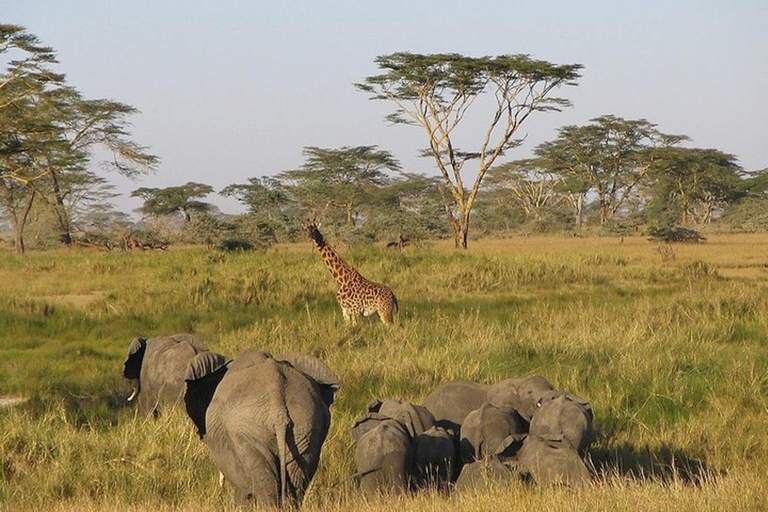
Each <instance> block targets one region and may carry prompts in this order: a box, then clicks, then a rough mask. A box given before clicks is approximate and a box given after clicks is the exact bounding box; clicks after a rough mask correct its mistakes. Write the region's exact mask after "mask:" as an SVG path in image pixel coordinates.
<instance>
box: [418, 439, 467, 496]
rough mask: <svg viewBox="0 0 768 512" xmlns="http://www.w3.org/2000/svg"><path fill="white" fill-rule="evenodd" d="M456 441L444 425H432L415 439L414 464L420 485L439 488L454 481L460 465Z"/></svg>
mask: <svg viewBox="0 0 768 512" xmlns="http://www.w3.org/2000/svg"><path fill="white" fill-rule="evenodd" d="M456 451H457V450H456V441H455V439H454V437H453V435H451V433H450V432H448V431H447V430H445V429H444V428H442V427H434V426H433V427H431V428H429V429H428V430H425V431H424V432H422V433H421V434H419V435H417V436H416V437H415V438H414V439H413V465H414V474H415V476H416V480H417V483H418V485H420V486H434V487H436V488H438V489H442V488H444V486H445V485H446V484H447V483H448V482H450V481H453V480H454V479H455V478H454V477H455V476H457V475H458V473H459V470H460V467H459V461H458V457H457V454H456Z"/></svg>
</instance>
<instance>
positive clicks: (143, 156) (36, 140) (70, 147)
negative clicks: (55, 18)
mask: <svg viewBox="0 0 768 512" xmlns="http://www.w3.org/2000/svg"><path fill="white" fill-rule="evenodd" d="M0 56H3V57H5V56H8V57H9V59H10V60H9V61H8V63H7V64H8V66H7V70H6V72H5V73H3V74H2V75H0V179H1V180H2V182H3V191H4V194H3V197H4V198H5V201H4V206H5V208H6V209H8V208H16V207H18V206H19V205H23V206H21V210H20V212H21V213H22V215H14V214H12V215H11V217H12V219H13V218H16V219H17V222H18V225H17V226H16V229H15V231H17V250H23V238H22V234H21V233H22V232H23V225H24V224H23V223H24V220H25V219H26V215H24V212H25V211H28V210H26V208H27V205H31V201H32V199H35V198H38V199H40V200H42V201H43V202H44V203H45V204H47V205H48V206H49V208H50V209H51V210H52V211H53V212H54V214H55V218H56V219H57V224H58V229H59V232H60V234H59V239H60V241H61V242H63V243H65V244H70V243H71V242H72V238H71V234H70V218H69V216H68V211H71V209H69V210H68V208H67V202H68V201H69V200H70V199H71V198H68V194H69V192H68V191H71V190H72V187H71V186H70V184H72V183H74V184H82V183H83V182H84V181H86V180H85V178H88V176H89V174H88V173H91V171H89V169H88V166H89V164H90V163H91V157H92V153H93V150H94V149H95V148H96V147H101V148H104V149H106V150H107V152H108V153H109V155H110V157H111V158H110V160H108V161H105V162H102V163H101V166H102V168H104V169H108V170H116V171H117V172H119V173H121V174H123V175H126V176H135V175H137V174H141V173H145V172H148V171H150V170H152V169H153V168H154V166H155V165H156V164H157V162H158V159H157V157H155V156H153V155H150V154H149V153H147V150H146V148H144V147H142V146H139V145H138V144H136V143H135V142H133V141H132V140H131V139H130V133H129V132H128V129H127V127H128V122H127V117H128V116H129V115H131V114H134V113H136V112H137V110H136V109H134V108H133V107H131V106H129V105H126V104H123V103H118V102H115V101H111V100H105V99H97V100H88V99H86V98H84V97H82V95H81V94H80V93H79V92H78V91H77V90H76V89H75V88H73V87H71V86H68V85H66V83H65V78H64V75H61V74H57V73H53V72H52V71H50V69H49V66H50V65H52V64H54V63H56V60H55V57H54V53H53V50H52V49H51V48H49V47H46V46H42V45H41V44H40V43H39V41H38V39H37V37H35V36H33V35H32V34H29V33H27V32H26V30H25V29H24V28H23V27H19V26H16V25H0ZM17 57H18V58H17ZM9 191H11V192H9ZM21 197H24V198H25V200H23V201H21V202H19V198H21ZM9 198H11V199H10V200H9Z"/></svg>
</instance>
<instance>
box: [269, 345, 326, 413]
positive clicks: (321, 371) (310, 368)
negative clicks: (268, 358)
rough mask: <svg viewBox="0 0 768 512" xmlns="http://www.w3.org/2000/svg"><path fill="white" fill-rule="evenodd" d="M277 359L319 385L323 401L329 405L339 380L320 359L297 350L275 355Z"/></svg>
mask: <svg viewBox="0 0 768 512" xmlns="http://www.w3.org/2000/svg"><path fill="white" fill-rule="evenodd" d="M275 359H276V360H277V361H283V362H286V363H289V364H290V365H291V366H293V367H294V368H295V369H297V370H298V371H300V372H301V373H303V374H304V375H306V376H307V377H309V378H310V379H312V380H314V381H315V382H316V383H317V384H318V385H319V386H320V392H321V394H322V396H323V401H324V402H325V403H326V404H327V405H328V407H330V406H331V404H332V403H333V396H334V394H335V393H336V391H338V390H339V388H340V387H341V380H340V379H339V377H338V375H336V374H335V373H334V372H333V370H331V368H330V367H329V366H328V365H327V364H325V363H324V362H323V361H321V360H320V359H318V358H316V357H313V356H310V355H307V354H301V353H298V352H289V353H287V354H280V355H278V356H275Z"/></svg>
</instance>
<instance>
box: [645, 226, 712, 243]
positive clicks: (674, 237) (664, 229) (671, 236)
mask: <svg viewBox="0 0 768 512" xmlns="http://www.w3.org/2000/svg"><path fill="white" fill-rule="evenodd" d="M648 235H649V236H648V240H649V241H651V242H666V243H673V242H680V243H687V244H697V243H699V242H703V241H705V240H706V238H704V237H703V236H702V235H701V233H699V232H698V231H694V230H693V229H688V228H684V227H682V226H674V225H669V226H653V227H650V228H648Z"/></svg>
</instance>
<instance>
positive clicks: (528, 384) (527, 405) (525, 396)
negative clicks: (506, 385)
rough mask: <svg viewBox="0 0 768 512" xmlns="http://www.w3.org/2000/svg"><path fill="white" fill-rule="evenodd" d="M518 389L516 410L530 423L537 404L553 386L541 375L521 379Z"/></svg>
mask: <svg viewBox="0 0 768 512" xmlns="http://www.w3.org/2000/svg"><path fill="white" fill-rule="evenodd" d="M502 382H503V381H502ZM516 387H517V406H516V407H514V409H515V410H516V411H517V412H518V413H519V414H520V416H522V417H523V419H524V420H525V421H528V422H530V421H531V418H532V417H533V413H534V412H536V409H537V407H536V404H537V403H538V401H539V399H540V398H541V397H542V396H544V394H545V393H547V392H548V391H552V390H553V387H552V384H550V383H549V381H548V380H547V379H545V378H544V377H542V376H541V375H534V376H533V377H528V378H525V379H521V380H520V382H519V383H517V386H516Z"/></svg>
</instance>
